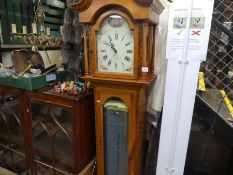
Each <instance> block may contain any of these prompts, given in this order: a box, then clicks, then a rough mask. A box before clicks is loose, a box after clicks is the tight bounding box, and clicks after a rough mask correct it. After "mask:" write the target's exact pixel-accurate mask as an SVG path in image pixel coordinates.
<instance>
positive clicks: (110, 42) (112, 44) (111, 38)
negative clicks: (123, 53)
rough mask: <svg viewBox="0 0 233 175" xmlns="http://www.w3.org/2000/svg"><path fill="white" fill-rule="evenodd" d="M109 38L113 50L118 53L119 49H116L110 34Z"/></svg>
mask: <svg viewBox="0 0 233 175" xmlns="http://www.w3.org/2000/svg"><path fill="white" fill-rule="evenodd" d="M108 39H109V42H110V45H111V46H110V47H111V48H112V50H113V51H114V53H117V50H116V49H115V47H114V44H113V43H112V38H111V36H110V35H108Z"/></svg>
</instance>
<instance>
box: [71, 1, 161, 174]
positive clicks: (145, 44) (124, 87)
mask: <svg viewBox="0 0 233 175" xmlns="http://www.w3.org/2000/svg"><path fill="white" fill-rule="evenodd" d="M72 7H73V8H74V9H76V10H77V11H79V21H80V22H81V24H82V25H84V26H85V29H87V28H88V29H89V30H86V31H85V35H84V39H85V40H86V41H87V43H86V44H85V47H87V48H85V51H86V52H87V53H86V54H85V57H86V58H85V60H86V61H85V68H86V69H87V68H88V70H86V74H85V76H83V77H82V78H83V79H84V80H85V81H86V82H91V83H92V85H93V87H94V94H95V112H96V113H95V114H96V116H95V119H96V160H97V174H98V175H107V174H106V173H105V160H104V159H105V151H104V150H105V147H104V143H105V137H104V115H103V110H104V104H105V103H106V102H107V101H108V100H110V99H112V98H114V99H115V98H117V99H120V100H121V101H123V103H125V105H126V106H127V109H128V116H127V117H128V119H129V120H128V121H129V124H128V128H129V130H128V132H129V133H128V134H129V136H128V140H127V143H128V153H127V155H128V159H127V160H128V162H127V164H128V175H142V174H143V168H144V151H145V150H144V142H145V120H146V106H147V99H148V89H149V87H150V86H151V85H152V83H153V82H154V80H155V78H156V75H155V74H154V55H155V54H154V47H155V28H156V25H157V24H158V18H159V14H161V13H162V11H163V9H164V7H163V6H162V4H161V2H160V1H159V0H146V1H142V0H127V1H126V0H92V1H91V0H87V1H86V4H84V2H83V1H81V2H79V3H76V4H73V5H72ZM112 14H114V15H120V16H122V17H123V18H124V19H125V20H126V21H127V22H128V25H129V27H130V29H131V30H133V31H134V43H135V44H134V67H133V70H134V71H133V74H124V73H113V72H108V73H105V72H104V73H103V72H98V70H97V67H98V58H97V42H96V33H97V32H98V31H99V30H100V27H101V25H102V22H103V20H104V19H105V18H106V17H107V16H109V15H112ZM147 69H148V71H147Z"/></svg>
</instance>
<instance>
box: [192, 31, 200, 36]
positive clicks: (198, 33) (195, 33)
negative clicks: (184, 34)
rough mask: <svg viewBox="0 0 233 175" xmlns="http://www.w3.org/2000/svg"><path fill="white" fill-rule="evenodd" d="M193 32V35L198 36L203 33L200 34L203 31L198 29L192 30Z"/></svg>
mask: <svg viewBox="0 0 233 175" xmlns="http://www.w3.org/2000/svg"><path fill="white" fill-rule="evenodd" d="M192 32H193V33H192V35H198V36H199V35H201V34H200V32H201V31H200V30H198V31H192Z"/></svg>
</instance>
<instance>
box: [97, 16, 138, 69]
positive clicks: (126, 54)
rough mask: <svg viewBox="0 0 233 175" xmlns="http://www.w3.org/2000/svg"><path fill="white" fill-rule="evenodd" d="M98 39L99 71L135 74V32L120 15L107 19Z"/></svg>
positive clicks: (98, 34) (103, 23) (102, 25)
mask: <svg viewBox="0 0 233 175" xmlns="http://www.w3.org/2000/svg"><path fill="white" fill-rule="evenodd" d="M96 37H97V38H96V40H97V62H98V67H97V69H98V71H99V72H113V73H127V74H133V67H134V32H133V31H131V30H130V28H129V25H128V23H127V21H126V20H125V19H124V18H123V17H121V16H119V15H110V16H108V17H106V18H105V19H104V21H103V22H102V24H101V28H100V31H99V32H98V33H97V36H96Z"/></svg>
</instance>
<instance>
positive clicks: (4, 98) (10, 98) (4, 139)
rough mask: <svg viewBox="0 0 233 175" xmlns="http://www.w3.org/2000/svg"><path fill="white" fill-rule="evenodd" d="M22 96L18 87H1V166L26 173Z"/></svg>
mask: <svg viewBox="0 0 233 175" xmlns="http://www.w3.org/2000/svg"><path fill="white" fill-rule="evenodd" d="M21 97H22V96H21V95H20V93H19V91H17V90H16V89H8V90H5V89H4V88H2V87H0V167H3V168H6V169H8V170H11V171H13V172H15V173H17V174H19V175H26V174H28V171H27V166H26V154H25V147H24V146H25V143H24V134H23V118H22V117H21V116H22V115H21V114H22V111H21V109H22V105H21V104H22V103H23V101H22V98H21ZM20 105H21V106H20Z"/></svg>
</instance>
